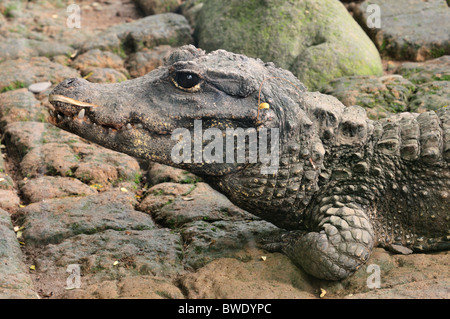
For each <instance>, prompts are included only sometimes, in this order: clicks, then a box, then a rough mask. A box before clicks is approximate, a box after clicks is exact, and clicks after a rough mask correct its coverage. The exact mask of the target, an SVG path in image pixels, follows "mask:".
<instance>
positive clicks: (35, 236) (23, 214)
mask: <svg viewBox="0 0 450 319" xmlns="http://www.w3.org/2000/svg"><path fill="white" fill-rule="evenodd" d="M133 204H135V199H134V195H133V194H130V193H123V192H120V191H118V190H116V191H111V192H103V193H100V194H95V195H90V196H85V197H66V198H58V199H49V200H45V201H42V202H39V203H34V204H30V205H28V206H26V207H23V208H21V209H20V210H19V211H18V212H17V214H18V216H19V219H20V222H19V223H20V225H21V226H24V231H23V238H24V241H25V243H26V245H27V247H28V246H43V245H47V244H59V243H61V242H62V241H63V240H65V239H67V238H69V237H73V236H76V235H79V234H87V235H91V234H96V233H99V232H102V231H105V230H108V229H112V230H117V231H125V230H143V229H147V230H149V229H154V228H155V224H154V223H153V221H152V219H151V218H150V216H148V215H147V214H144V213H142V212H138V211H135V210H134V208H133Z"/></svg>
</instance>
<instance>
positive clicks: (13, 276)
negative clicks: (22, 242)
mask: <svg viewBox="0 0 450 319" xmlns="http://www.w3.org/2000/svg"><path fill="white" fill-rule="evenodd" d="M36 298H38V295H37V294H36V292H35V291H34V286H33V282H32V280H31V277H30V275H29V274H28V269H27V267H26V265H25V263H24V261H23V256H22V252H21V250H20V247H19V242H18V241H17V236H16V233H15V232H14V230H13V225H12V223H11V218H10V215H9V214H8V213H7V212H6V211H4V210H3V209H0V299H36Z"/></svg>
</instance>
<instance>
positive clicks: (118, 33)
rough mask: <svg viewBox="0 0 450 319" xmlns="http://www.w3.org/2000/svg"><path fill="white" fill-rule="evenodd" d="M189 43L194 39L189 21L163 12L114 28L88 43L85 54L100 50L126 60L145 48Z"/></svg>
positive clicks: (84, 47)
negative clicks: (89, 51)
mask: <svg viewBox="0 0 450 319" xmlns="http://www.w3.org/2000/svg"><path fill="white" fill-rule="evenodd" d="M189 43H192V37H191V29H190V27H189V24H188V22H187V20H186V18H185V17H183V16H182V15H179V14H175V13H161V14H156V15H152V16H148V17H145V18H142V19H139V20H135V21H133V22H130V23H124V24H119V25H115V26H112V27H110V28H108V29H106V30H105V31H103V32H101V33H100V34H98V35H96V36H95V39H89V40H88V41H86V42H85V43H84V44H83V46H82V51H83V52H85V51H88V50H92V49H100V50H107V51H112V52H114V53H116V54H118V55H120V56H121V57H124V56H125V55H126V54H128V53H132V52H137V51H140V50H142V49H143V48H153V47H155V46H158V45H163V44H168V45H171V46H181V45H184V44H189Z"/></svg>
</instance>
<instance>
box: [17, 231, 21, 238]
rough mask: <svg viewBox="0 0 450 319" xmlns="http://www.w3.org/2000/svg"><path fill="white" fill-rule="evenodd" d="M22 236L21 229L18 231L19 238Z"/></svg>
mask: <svg viewBox="0 0 450 319" xmlns="http://www.w3.org/2000/svg"><path fill="white" fill-rule="evenodd" d="M20 237H22V231H20V230H19V231H18V232H17V238H20Z"/></svg>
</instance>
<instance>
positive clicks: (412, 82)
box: [321, 55, 450, 119]
mask: <svg viewBox="0 0 450 319" xmlns="http://www.w3.org/2000/svg"><path fill="white" fill-rule="evenodd" d="M449 65H450V56H448V55H446V56H442V57H440V58H437V59H433V60H429V61H427V62H416V63H413V62H405V63H402V64H400V65H399V66H398V67H397V68H396V69H395V70H393V72H394V73H399V74H389V75H384V76H382V77H373V76H372V77H361V76H359V77H342V78H338V79H334V80H332V81H330V82H329V83H328V84H327V85H325V86H324V87H322V89H321V91H322V92H323V93H326V94H331V95H333V96H335V97H337V98H338V99H339V100H340V101H341V102H342V103H343V104H344V105H346V106H351V105H360V106H362V107H364V108H365V109H366V111H367V115H368V116H369V118H372V119H378V118H383V117H388V116H391V115H392V114H395V113H398V112H402V111H408V112H418V113H422V112H426V111H435V110H438V109H440V108H443V107H446V106H449V105H450V68H449Z"/></svg>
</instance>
